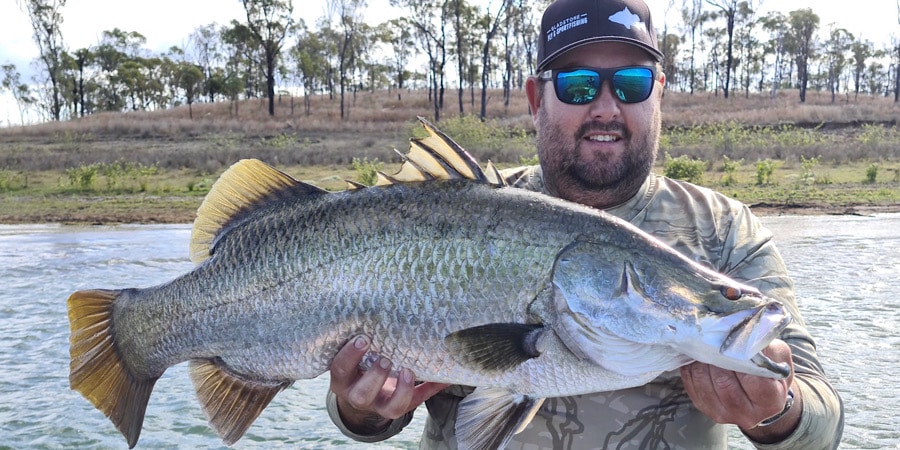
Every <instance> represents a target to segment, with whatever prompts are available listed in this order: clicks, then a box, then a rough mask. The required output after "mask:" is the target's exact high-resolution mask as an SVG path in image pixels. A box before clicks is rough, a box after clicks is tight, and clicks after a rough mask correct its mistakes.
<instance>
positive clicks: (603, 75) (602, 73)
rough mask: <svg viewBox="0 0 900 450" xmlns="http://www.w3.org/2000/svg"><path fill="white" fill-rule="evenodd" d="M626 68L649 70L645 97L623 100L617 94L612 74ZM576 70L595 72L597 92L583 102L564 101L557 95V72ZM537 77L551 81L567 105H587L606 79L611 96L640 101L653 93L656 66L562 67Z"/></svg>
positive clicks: (626, 101) (555, 90) (544, 72)
mask: <svg viewBox="0 0 900 450" xmlns="http://www.w3.org/2000/svg"><path fill="white" fill-rule="evenodd" d="M628 69H644V70H649V71H650V89H649V90H648V91H647V96H646V97H644V98H642V99H640V100H635V101H628V100H625V99H623V98H621V97H619V95H618V94H616V90H615V86H614V85H613V84H614V81H613V80H614V79H615V78H614V76H615V74H616V73H618V72H619V71H622V70H628ZM576 70H587V71H590V72H594V73H595V74H597V77H598V78H599V79H600V85H599V86H598V89H597V93H596V94H594V97H593V98H591V99H590V100H588V101H586V102H584V103H577V102H570V101H566V100H564V99H563V98H562V97H560V95H559V74H560V73H566V72H574V71H576ZM538 79H539V80H541V81H552V82H553V91H554V92H556V98H557V99H559V101H561V102H563V103H565V104H567V105H587V104H589V103H591V102H593V101H594V100H596V99H597V97H598V96H599V95H600V89H602V88H603V82H604V81H606V80H609V82H610V90H612V93H613V96H615V98H617V99H618V100H619V101H620V102H622V103H641V102H643V101H646V100H647V99H648V98H650V95H652V94H653V85H654V84H655V83H656V66H622V67H610V68H606V69H602V68H599V67H566V68H563V69H548V70H545V71H543V72H541V73H540V74H539V75H538Z"/></svg>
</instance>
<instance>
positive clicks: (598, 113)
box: [590, 80, 621, 120]
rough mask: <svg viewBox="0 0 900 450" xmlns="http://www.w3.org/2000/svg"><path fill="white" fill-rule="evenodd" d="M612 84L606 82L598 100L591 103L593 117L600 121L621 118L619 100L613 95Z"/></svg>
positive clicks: (602, 86)
mask: <svg viewBox="0 0 900 450" xmlns="http://www.w3.org/2000/svg"><path fill="white" fill-rule="evenodd" d="M612 90H613V87H612V82H611V81H610V80H604V81H603V84H602V85H601V86H600V92H599V94H598V95H597V98H595V99H594V101H592V102H591V103H590V111H591V116H592V117H596V118H597V119H600V120H612V119H614V118H616V117H618V116H619V114H620V113H621V110H620V109H619V99H618V97H616V96H615V95H614V94H613V91H612Z"/></svg>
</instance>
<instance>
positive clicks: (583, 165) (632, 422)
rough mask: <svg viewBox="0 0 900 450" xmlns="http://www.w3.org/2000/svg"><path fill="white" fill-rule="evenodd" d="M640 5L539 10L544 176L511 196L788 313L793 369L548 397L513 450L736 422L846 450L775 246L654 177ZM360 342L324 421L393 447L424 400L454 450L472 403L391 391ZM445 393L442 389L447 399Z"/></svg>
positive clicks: (437, 444)
mask: <svg viewBox="0 0 900 450" xmlns="http://www.w3.org/2000/svg"><path fill="white" fill-rule="evenodd" d="M661 59H662V53H661V52H660V51H659V50H658V48H657V42H656V35H655V32H654V29H653V25H652V22H651V20H650V14H649V10H648V8H647V6H646V5H645V4H644V3H643V1H642V0H557V1H556V2H554V3H553V4H551V5H550V6H549V8H548V9H547V10H546V11H545V13H544V16H543V19H542V24H541V36H540V40H539V44H538V74H537V75H536V76H533V77H531V78H529V79H528V81H527V84H526V90H527V94H528V99H529V104H530V106H531V110H532V112H533V121H534V124H535V128H536V129H537V147H538V156H539V158H540V166H539V167H526V168H520V169H514V170H511V171H507V172H505V173H504V175H505V176H506V177H507V179H508V180H509V181H510V182H511V184H513V185H515V186H518V187H522V188H525V189H532V190H536V191H542V192H545V193H547V194H550V195H553V196H557V197H561V198H564V199H567V200H571V201H575V202H579V203H583V204H585V205H588V206H592V207H595V208H598V209H603V210H606V211H607V212H609V213H611V214H613V215H616V216H618V217H621V218H623V219H625V220H628V221H630V222H632V223H634V224H635V225H637V226H639V227H640V228H642V229H643V230H645V231H647V232H649V233H650V234H653V235H654V236H656V237H658V238H660V239H661V240H663V241H665V242H666V243H668V244H669V245H671V246H672V247H673V248H675V249H676V250H677V251H679V252H682V253H684V254H686V255H688V256H689V257H691V258H693V259H694V260H696V261H698V262H700V263H701V264H704V265H707V266H709V267H712V268H713V269H715V270H718V271H720V272H723V273H725V274H727V275H729V276H730V277H732V278H734V279H736V280H739V281H742V282H744V283H746V284H749V285H752V286H754V287H756V288H758V289H759V290H761V291H762V292H763V293H765V294H767V295H769V296H770V297H773V298H776V299H779V300H781V301H782V302H784V304H785V306H786V308H787V309H788V311H789V312H790V313H791V315H792V316H793V317H794V321H793V323H792V324H791V325H790V326H789V327H788V328H787V329H786V330H785V331H784V332H783V333H782V335H781V337H780V339H779V340H775V341H773V342H772V343H771V344H770V345H769V346H768V347H767V348H766V349H765V350H764V351H765V353H766V354H767V355H768V356H769V357H770V358H772V359H773V360H774V361H776V362H786V363H790V364H791V366H792V373H791V375H790V376H789V377H788V378H786V379H784V380H774V379H769V378H760V377H755V376H750V375H746V374H739V373H735V372H731V371H728V370H724V369H720V368H718V367H714V366H710V365H707V364H703V363H699V362H695V363H693V364H690V365H687V366H685V367H682V368H681V369H680V370H678V371H672V372H670V373H665V374H663V375H661V376H660V377H658V378H657V379H656V380H654V381H653V382H651V383H648V384H647V385H645V386H641V387H637V388H632V389H626V390H622V391H614V392H602V393H595V394H588V395H581V396H575V397H568V398H557V399H547V400H546V401H545V402H544V405H543V407H542V408H541V410H540V412H539V413H538V415H537V416H536V417H535V418H534V420H532V422H531V424H530V425H529V426H528V427H527V428H526V429H525V430H523V431H522V432H521V433H519V434H517V435H516V436H515V437H514V438H513V442H512V443H511V444H510V445H509V448H651V449H656V448H691V449H697V448H726V447H727V438H726V429H725V427H724V426H722V425H720V424H736V425H737V426H738V427H740V429H741V431H742V432H743V433H744V434H745V435H746V437H747V438H748V439H749V440H750V441H751V442H753V443H754V444H755V445H757V446H758V447H760V448H785V449H788V448H790V449H800V448H803V449H824V448H834V447H836V446H837V445H838V443H839V440H840V436H841V433H842V430H843V408H842V404H841V400H840V398H839V396H838V394H837V393H836V392H835V390H834V389H833V388H832V387H831V386H830V384H829V383H828V381H827V380H826V379H825V376H824V374H823V371H822V368H821V366H820V365H819V362H818V357H817V355H816V352H815V347H814V344H813V341H812V338H811V337H810V336H809V333H808V332H807V330H806V328H805V326H804V324H803V321H802V318H801V316H800V313H799V311H798V310H797V306H796V301H795V299H794V293H793V284H792V282H791V280H790V278H789V277H788V276H787V273H786V269H785V268H784V265H783V262H782V260H781V257H780V255H779V253H778V251H777V249H776V248H775V246H774V244H773V243H772V240H771V239H772V236H771V234H770V233H769V232H768V231H767V230H765V229H764V228H762V227H761V226H760V223H759V221H758V219H757V218H755V217H754V216H753V215H752V214H751V213H750V211H749V210H748V209H747V208H746V207H745V206H744V205H742V204H740V203H739V202H736V201H733V200H731V199H728V198H726V197H724V196H722V195H721V194H718V193H715V192H713V191H710V190H708V189H704V188H701V187H697V186H694V185H692V184H689V183H684V182H679V181H674V180H670V179H667V178H664V177H660V176H657V175H654V174H652V173H651V167H652V164H653V162H654V160H655V158H656V153H657V145H658V140H659V132H660V102H661V99H662V92H663V86H664V83H665V75H664V74H663V73H662V72H661V71H660V69H659V61H660V60H661ZM368 345H369V341H368V340H367V338H365V337H357V338H356V339H354V340H351V342H350V343H349V344H347V346H345V347H344V348H343V349H342V350H341V351H340V352H339V353H338V355H337V356H336V357H335V359H334V362H333V364H332V367H331V376H332V380H331V392H330V393H329V398H328V400H329V401H328V409H329V413H330V415H331V417H332V419H333V420H334V421H335V423H336V424H337V425H338V426H339V427H340V428H341V429H342V431H343V432H344V433H345V434H347V435H348V436H351V437H353V438H354V439H357V440H360V441H364V442H374V441H379V440H383V439H386V438H388V437H390V436H393V435H394V434H396V433H397V432H399V431H400V429H402V427H403V426H405V425H406V424H407V423H409V420H410V419H411V414H412V410H414V409H415V407H416V406H418V405H419V404H420V403H422V402H423V401H426V400H427V402H426V404H427V406H428V414H429V417H428V420H427V423H426V426H425V428H426V429H425V432H424V434H423V437H422V447H423V448H429V449H430V448H454V447H455V437H454V436H453V430H454V421H455V418H456V407H457V405H458V403H459V400H460V398H461V397H462V396H464V395H465V394H466V392H465V390H464V389H463V388H461V387H459V386H451V387H446V386H445V385H440V384H435V383H422V384H419V385H415V384H414V374H412V373H411V372H410V371H409V370H408V369H405V368H403V369H401V370H400V372H399V376H398V377H397V378H390V377H389V373H390V368H391V362H390V361H389V360H387V359H386V358H381V359H380V360H379V361H378V364H375V365H374V366H373V368H372V369H371V370H369V371H367V372H365V373H363V372H361V371H360V370H359V369H358V364H359V362H360V360H361V358H362V357H363V355H364V354H365V353H366V351H367V349H368ZM445 388H446V389H445Z"/></svg>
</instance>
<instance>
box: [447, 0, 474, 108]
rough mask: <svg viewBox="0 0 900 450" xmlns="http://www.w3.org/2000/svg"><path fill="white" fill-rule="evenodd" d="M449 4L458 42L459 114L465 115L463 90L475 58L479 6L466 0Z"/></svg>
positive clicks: (454, 32)
mask: <svg viewBox="0 0 900 450" xmlns="http://www.w3.org/2000/svg"><path fill="white" fill-rule="evenodd" d="M448 6H449V8H450V15H451V16H452V18H453V21H452V24H453V34H454V41H455V44H456V69H457V72H456V73H457V91H456V92H457V100H458V103H459V114H460V115H463V113H464V112H465V108H464V101H463V92H464V91H465V84H466V81H467V80H468V79H469V78H468V77H467V76H466V75H467V73H468V72H469V70H468V69H469V67H470V66H471V65H472V62H473V60H474V56H473V54H472V51H473V48H474V44H475V39H476V38H475V36H474V33H473V31H474V30H475V21H476V20H477V13H478V8H477V7H475V6H474V5H471V4H470V3H468V2H467V1H465V0H451V1H450V3H449V5H448ZM470 86H471V83H470Z"/></svg>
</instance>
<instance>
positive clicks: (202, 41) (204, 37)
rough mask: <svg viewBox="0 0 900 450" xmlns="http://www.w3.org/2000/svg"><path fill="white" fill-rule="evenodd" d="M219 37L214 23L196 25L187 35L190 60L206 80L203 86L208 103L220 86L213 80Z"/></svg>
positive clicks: (218, 56) (218, 53) (217, 57)
mask: <svg viewBox="0 0 900 450" xmlns="http://www.w3.org/2000/svg"><path fill="white" fill-rule="evenodd" d="M220 46H221V38H220V35H219V32H218V30H217V29H216V25H215V24H209V25H206V26H202V27H197V28H196V29H195V30H194V32H193V33H191V35H190V36H188V49H190V50H191V53H192V57H191V61H193V62H195V63H197V65H198V66H200V69H201V70H202V71H203V75H204V76H205V78H206V80H207V85H206V86H205V90H206V95H207V98H209V101H210V103H212V102H214V101H215V96H216V93H217V91H220V90H221V87H220V86H219V85H218V84H217V83H215V82H214V80H217V79H216V78H214V77H213V67H214V65H215V63H216V61H217V60H218V59H219V58H220V56H221V55H220V52H221V51H220Z"/></svg>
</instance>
